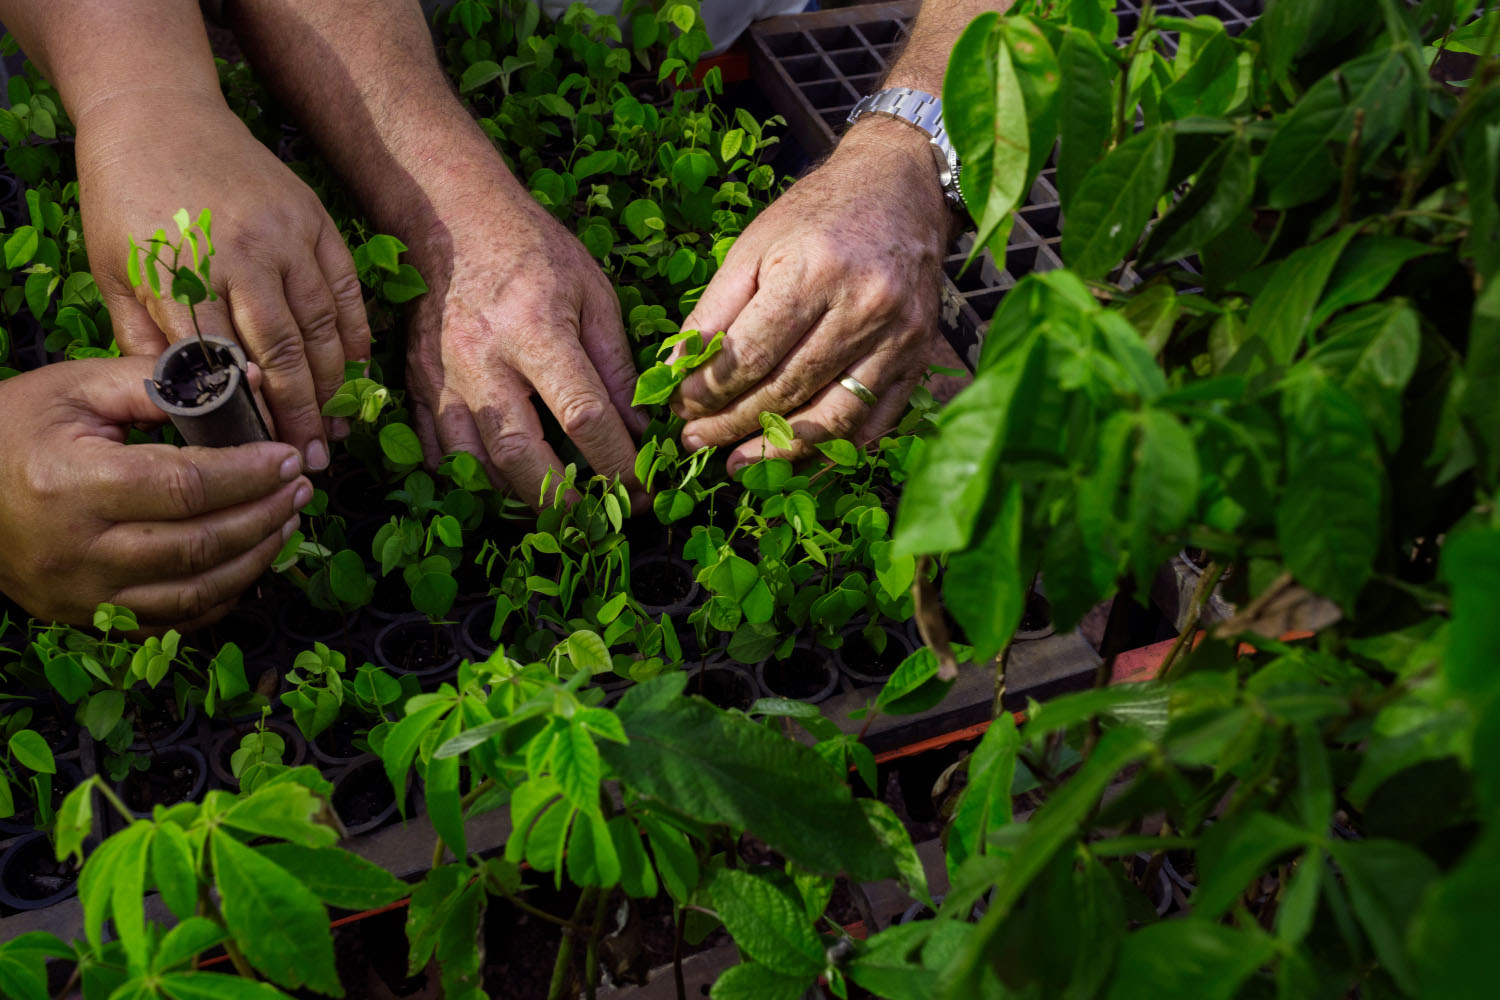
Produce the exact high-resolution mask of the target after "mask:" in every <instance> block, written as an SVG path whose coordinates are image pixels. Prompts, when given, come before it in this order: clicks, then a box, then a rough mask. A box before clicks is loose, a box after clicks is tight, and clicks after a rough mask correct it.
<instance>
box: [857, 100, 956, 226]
mask: <svg viewBox="0 0 1500 1000" xmlns="http://www.w3.org/2000/svg"><path fill="white" fill-rule="evenodd" d="M933 154H934V147H933V145H932V142H931V139H930V138H929V137H928V135H927V133H926V132H924V131H922V130H921V129H920V128H917V127H916V126H915V125H912V124H910V123H909V122H905V121H902V120H900V119H897V118H892V117H890V116H889V115H864V116H862V117H861V118H860V119H859V120H858V121H856V122H854V123H853V124H852V125H850V126H849V128H848V131H846V132H845V133H844V136H843V138H842V139H840V140H839V144H838V146H836V147H835V148H834V151H833V155H832V156H831V157H830V158H829V162H830V163H834V162H837V163H839V164H840V165H841V166H847V167H848V168H849V169H851V170H855V171H856V172H862V173H863V174H864V176H865V177H867V178H868V177H869V176H870V175H871V173H872V172H874V173H875V176H878V177H881V178H882V179H884V178H888V179H889V180H890V181H891V183H892V184H893V186H894V192H893V196H894V197H899V198H901V199H902V201H903V202H904V203H905V204H907V205H909V206H910V207H911V208H912V209H913V210H914V213H915V214H916V215H917V216H918V217H919V218H921V219H922V220H924V221H926V222H927V223H929V224H930V226H931V229H932V232H933V234H934V238H935V239H936V240H937V241H938V242H939V243H940V244H941V246H940V247H939V252H941V251H942V250H943V249H945V248H946V247H947V246H948V244H949V243H950V242H952V240H953V239H954V238H955V237H956V236H957V235H958V234H959V233H960V232H961V231H962V229H963V226H964V225H966V224H967V218H966V217H965V216H963V215H962V214H961V213H959V212H956V211H954V210H953V208H952V207H951V205H950V203H949V201H948V198H947V195H946V194H944V192H943V185H942V181H941V179H940V178H939V176H938V168H937V161H936V159H935V158H934V155H933Z"/></svg>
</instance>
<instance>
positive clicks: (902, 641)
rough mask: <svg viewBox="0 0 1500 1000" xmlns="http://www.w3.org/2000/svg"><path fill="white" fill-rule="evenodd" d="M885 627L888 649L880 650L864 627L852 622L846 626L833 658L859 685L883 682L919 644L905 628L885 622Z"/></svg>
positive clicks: (886, 647)
mask: <svg viewBox="0 0 1500 1000" xmlns="http://www.w3.org/2000/svg"><path fill="white" fill-rule="evenodd" d="M882 631H883V632H885V635H886V640H885V649H883V650H881V651H879V652H876V650H875V647H874V645H872V644H871V642H870V640H868V639H866V638H865V636H864V630H863V629H861V628H855V627H853V626H851V627H849V628H846V629H845V630H844V644H843V645H842V646H840V647H839V648H838V649H836V650H834V651H833V658H834V662H836V663H837V664H838V666H839V669H840V670H842V671H843V672H844V675H845V676H846V677H848V678H849V679H850V680H851V681H853V682H854V683H855V684H856V685H866V684H868V685H875V684H884V683H885V682H886V681H887V680H889V679H890V676H891V674H894V673H895V672H896V668H897V667H899V666H901V661H903V660H905V659H906V658H907V657H908V656H910V655H911V653H912V650H913V649H914V648H916V647H915V646H914V645H913V644H912V641H911V639H909V638H908V637H907V635H906V633H905V631H898V630H897V629H895V628H892V627H890V626H884V627H883V628H882Z"/></svg>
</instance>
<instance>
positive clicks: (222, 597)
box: [111, 532, 281, 628]
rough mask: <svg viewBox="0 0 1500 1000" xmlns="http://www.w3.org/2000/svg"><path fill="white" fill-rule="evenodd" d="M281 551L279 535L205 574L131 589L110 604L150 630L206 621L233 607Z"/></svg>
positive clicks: (116, 597)
mask: <svg viewBox="0 0 1500 1000" xmlns="http://www.w3.org/2000/svg"><path fill="white" fill-rule="evenodd" d="M280 550H281V534H280V532H277V533H274V534H272V535H269V536H268V537H266V538H264V539H262V540H261V542H260V544H258V545H256V546H255V547H254V548H252V549H250V550H249V551H247V552H242V553H241V554H239V555H238V556H235V557H234V558H233V559H231V560H229V561H228V562H226V563H223V564H221V565H219V566H215V567H214V568H213V569H211V570H209V571H207V572H206V573H199V574H197V575H195V576H191V577H185V578H182V579H178V580H170V581H163V582H158V583H149V584H140V585H137V586H133V587H128V588H126V589H125V590H122V591H120V592H119V593H118V594H116V595H115V597H114V598H113V600H112V601H111V603H114V604H120V605H123V606H125V607H127V608H130V609H131V610H133V611H134V612H135V613H136V617H137V619H138V620H139V621H140V623H141V624H142V625H143V626H145V627H147V628H152V627H156V626H161V625H175V624H177V623H180V622H196V621H198V620H200V619H207V618H209V617H210V616H211V615H212V614H213V613H214V612H216V611H217V610H218V609H219V608H220V607H221V606H223V605H226V604H232V603H233V601H234V599H235V598H236V597H238V596H239V595H240V593H242V592H243V591H244V590H245V588H246V587H248V586H250V585H251V584H252V583H254V582H255V580H256V578H257V577H259V576H260V575H261V574H262V573H264V572H265V571H266V569H267V568H268V567H269V566H270V565H271V561H272V560H273V559H275V558H276V553H277V552H279V551H280Z"/></svg>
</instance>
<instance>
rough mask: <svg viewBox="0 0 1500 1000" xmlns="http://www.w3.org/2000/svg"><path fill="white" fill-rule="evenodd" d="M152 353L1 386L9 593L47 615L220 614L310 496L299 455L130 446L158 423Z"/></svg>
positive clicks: (177, 621)
mask: <svg viewBox="0 0 1500 1000" xmlns="http://www.w3.org/2000/svg"><path fill="white" fill-rule="evenodd" d="M151 369H152V362H151V359H149V358H110V359H97V360H85V361H69V362H65V363H62V364H55V365H48V366H47V367H45V368H42V369H39V370H37V371H34V372H28V373H26V374H23V375H19V376H16V377H15V378H13V379H10V380H7V381H6V382H4V383H3V384H0V412H3V413H5V414H6V419H5V421H3V422H0V482H4V483H5V484H6V489H5V491H4V493H3V494H0V590H3V591H4V592H5V593H6V594H7V595H9V596H10V597H11V598H12V599H13V600H15V601H16V602H17V603H19V604H20V605H21V606H22V607H24V608H25V609H26V610H27V611H29V612H31V613H32V614H33V615H35V616H37V617H38V618H41V619H43V620H48V619H51V620H56V621H66V622H87V621H89V620H90V618H91V616H92V614H93V609H94V607H95V606H97V605H98V604H99V603H100V602H102V601H108V602H109V603H112V604H120V605H123V606H125V607H128V608H130V609H132V610H133V611H135V612H136V614H137V616H138V618H139V620H140V623H141V625H142V626H144V627H146V628H148V629H160V628H165V627H167V626H171V625H178V626H184V625H199V624H205V623H207V622H209V621H212V620H214V619H216V618H218V617H220V616H222V615H223V614H224V613H225V612H226V611H228V610H229V608H230V607H231V606H232V605H233V603H234V600H235V598H236V597H238V596H239V593H240V592H241V591H242V590H244V589H245V588H246V587H247V586H249V585H250V584H251V583H252V582H253V581H254V580H255V578H256V577H257V576H259V575H260V574H261V572H262V571H264V570H265V569H266V567H267V566H269V565H270V563H271V560H272V559H273V558H274V557H275V555H276V552H277V550H278V549H279V548H280V547H281V544H282V542H283V540H284V539H285V538H286V537H287V536H289V535H290V534H291V532H292V531H293V530H294V529H295V528H296V525H297V510H298V508H299V507H301V506H302V505H303V504H304V503H306V502H307V500H308V499H310V498H311V495H312V485H311V484H310V483H308V481H307V480H306V479H305V478H303V477H302V475H301V463H300V461H299V459H298V456H297V454H296V453H295V452H294V451H293V450H292V449H291V448H290V447H289V446H287V445H285V444H279V443H273V442H263V443H258V444H251V445H241V446H239V447H235V448H175V447H172V446H169V445H160V444H140V445H130V446H128V447H127V446H126V445H125V435H126V432H127V430H128V429H129V428H130V427H131V425H133V424H138V423H160V422H161V421H162V419H163V418H162V415H161V412H160V411H159V410H157V408H156V407H155V406H154V405H152V403H151V401H150V400H149V399H148V398H147V397H146V393H145V389H144V380H145V379H147V378H149V377H150V375H151Z"/></svg>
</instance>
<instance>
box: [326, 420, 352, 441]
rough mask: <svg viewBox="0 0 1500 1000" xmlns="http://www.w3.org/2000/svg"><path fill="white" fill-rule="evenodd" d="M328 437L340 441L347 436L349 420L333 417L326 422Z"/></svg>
mask: <svg viewBox="0 0 1500 1000" xmlns="http://www.w3.org/2000/svg"><path fill="white" fill-rule="evenodd" d="M328 436H329V437H331V438H333V439H334V440H335V441H342V440H344V439H345V438H346V437H348V436H349V418H348V417H333V418H331V419H330V420H329V421H328Z"/></svg>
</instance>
